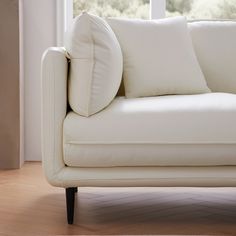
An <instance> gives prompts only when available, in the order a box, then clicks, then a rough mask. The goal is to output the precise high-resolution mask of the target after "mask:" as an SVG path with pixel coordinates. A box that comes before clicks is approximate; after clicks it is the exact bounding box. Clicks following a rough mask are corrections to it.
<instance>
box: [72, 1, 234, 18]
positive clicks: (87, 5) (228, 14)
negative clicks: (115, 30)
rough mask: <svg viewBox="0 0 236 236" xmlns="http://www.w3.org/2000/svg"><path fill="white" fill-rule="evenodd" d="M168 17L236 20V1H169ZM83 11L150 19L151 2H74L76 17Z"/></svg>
mask: <svg viewBox="0 0 236 236" xmlns="http://www.w3.org/2000/svg"><path fill="white" fill-rule="evenodd" d="M166 9H167V11H166V15H167V16H176V15H185V16H187V17H188V18H189V19H236V0H167V1H166ZM83 10H86V11H89V12H91V13H93V14H96V15H99V16H103V17H110V16H111V17H120V16H122V17H128V18H141V19H148V18H149V0H74V16H77V15H79V14H80V13H81V12H82V11H83Z"/></svg>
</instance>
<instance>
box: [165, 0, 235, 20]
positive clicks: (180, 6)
mask: <svg viewBox="0 0 236 236" xmlns="http://www.w3.org/2000/svg"><path fill="white" fill-rule="evenodd" d="M177 15H185V16H186V17H187V18H188V19H190V20H191V19H236V0H166V16H177Z"/></svg>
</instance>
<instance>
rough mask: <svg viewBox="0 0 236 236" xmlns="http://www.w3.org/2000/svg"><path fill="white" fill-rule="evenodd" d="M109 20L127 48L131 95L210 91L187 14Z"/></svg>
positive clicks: (127, 90)
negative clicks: (190, 32) (193, 42)
mask: <svg viewBox="0 0 236 236" xmlns="http://www.w3.org/2000/svg"><path fill="white" fill-rule="evenodd" d="M107 21H108V23H109V25H110V26H111V28H112V29H113V31H114V32H115V34H116V36H117V39H118V41H119V43H120V46H121V49H122V52H123V61H124V73H123V77H124V86H125V95H126V97H127V98H135V97H145V96H156V95H166V94H196V93H206V92H210V90H209V88H208V87H207V84H206V81H205V79H204V76H203V73H202V71H201V68H200V66H199V64H198V61H197V58H196V55H195V52H194V49H193V45H192V41H191V37H190V34H189V32H188V27H187V21H186V19H185V18H184V17H176V18H167V19H162V20H156V21H149V20H137V19H136V20H134V19H132V20H131V19H117V18H108V19H107Z"/></svg>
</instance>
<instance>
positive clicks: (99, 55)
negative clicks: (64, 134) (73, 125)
mask: <svg viewBox="0 0 236 236" xmlns="http://www.w3.org/2000/svg"><path fill="white" fill-rule="evenodd" d="M65 47H66V50H67V52H68V53H69V55H70V58H71V66H70V74H69V84H68V86H69V89H68V94H69V103H70V106H71V108H72V109H73V110H74V111H75V112H77V113H78V114H80V115H82V116H90V115H92V114H94V113H96V112H99V111H100V110H102V109H103V108H105V107H106V106H107V105H108V104H109V103H110V102H111V101H112V100H113V98H114V97H115V95H116V93H117V91H118V89H119V86H120V82H121V78H122V71H123V58H122V52H121V48H120V45H119V42H118V41H117V38H116V36H115V34H114V33H113V31H112V29H111V28H110V26H109V25H108V24H107V22H106V21H105V20H103V19H102V18H100V17H98V16H94V15H91V14H88V13H86V12H84V13H83V14H82V15H80V16H78V17H77V18H75V20H74V22H73V23H72V25H71V27H70V29H69V30H68V32H67V39H66V42H65Z"/></svg>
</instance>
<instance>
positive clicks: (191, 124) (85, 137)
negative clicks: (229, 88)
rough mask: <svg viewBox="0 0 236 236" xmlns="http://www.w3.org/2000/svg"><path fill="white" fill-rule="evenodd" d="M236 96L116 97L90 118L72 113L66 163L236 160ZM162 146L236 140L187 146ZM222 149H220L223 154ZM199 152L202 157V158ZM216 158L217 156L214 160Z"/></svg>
mask: <svg viewBox="0 0 236 236" xmlns="http://www.w3.org/2000/svg"><path fill="white" fill-rule="evenodd" d="M235 120H236V95H234V94H226V93H207V94H198V95H172V96H161V97H147V98H135V99H125V98H124V97H118V98H116V99H115V100H114V101H113V102H112V104H111V105H110V106H109V107H107V108H106V109H105V110H103V111H101V112H100V113H98V114H96V115H94V116H92V117H89V118H85V117H82V116H79V115H77V114H76V113H74V112H70V113H69V114H68V115H67V117H66V119H65V121H64V161H65V163H66V164H68V165H70V166H74V165H75V166H129V165H131V166H132V165H145V163H146V165H218V164H236V158H235V157H236V154H235V145H236V126H235ZM157 144H164V145H167V144H234V147H233V149H231V148H229V149H228V150H225V156H224V158H225V159H224V158H223V152H221V151H219V150H218V149H217V148H216V149H215V151H214V149H213V148H212V149H210V148H208V147H207V148H206V149H204V148H203V150H202V154H204V152H205V154H204V155H200V153H199V152H201V151H200V150H198V151H197V150H196V149H197V146H196V147H195V148H192V149H188V146H186V150H185V149H184V148H182V147H181V146H175V147H172V148H170V147H169V148H170V149H169V150H167V149H168V147H167V146H166V147H165V148H164V147H162V146H161V145H157ZM217 152H218V153H217ZM198 154H199V159H198V157H197V156H198ZM214 156H215V158H213V157H214Z"/></svg>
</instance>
